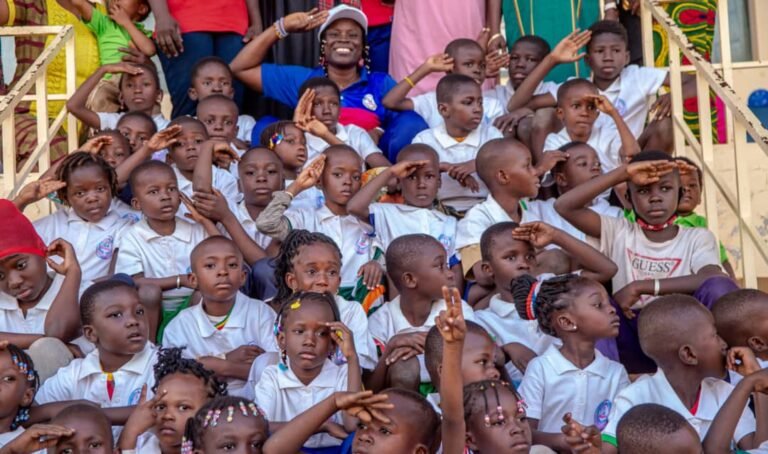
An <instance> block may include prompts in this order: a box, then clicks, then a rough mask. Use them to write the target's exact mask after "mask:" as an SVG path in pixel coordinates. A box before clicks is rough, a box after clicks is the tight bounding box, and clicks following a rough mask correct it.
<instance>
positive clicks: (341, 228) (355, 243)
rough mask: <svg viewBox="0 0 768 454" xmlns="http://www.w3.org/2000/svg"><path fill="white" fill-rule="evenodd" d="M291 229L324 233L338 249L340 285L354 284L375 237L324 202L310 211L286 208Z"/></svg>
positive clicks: (370, 256)
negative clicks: (333, 210) (339, 255)
mask: <svg viewBox="0 0 768 454" xmlns="http://www.w3.org/2000/svg"><path fill="white" fill-rule="evenodd" d="M284 215H285V217H286V218H288V221H289V222H290V223H291V229H306V230H309V231H310V232H320V233H324V234H326V235H328V236H329V237H331V239H332V240H333V241H334V242H336V244H337V245H338V246H339V249H341V254H342V264H341V286H342V287H353V286H355V284H356V283H357V279H358V275H357V272H358V270H360V267H361V266H363V265H365V264H366V263H368V262H369V261H371V260H372V259H373V257H374V253H375V250H376V248H379V249H380V248H381V246H380V245H379V242H378V240H376V239H375V238H373V237H371V236H370V234H369V233H370V231H371V227H370V226H368V224H365V223H363V222H362V221H360V220H359V219H357V218H356V217H355V216H352V215H346V216H337V215H335V214H333V213H332V212H331V210H330V209H328V207H327V206H326V205H323V206H321V207H320V208H318V209H316V210H314V209H311V208H302V209H298V210H293V211H286V212H285V214H284Z"/></svg>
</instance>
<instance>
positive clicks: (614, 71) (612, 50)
mask: <svg viewBox="0 0 768 454" xmlns="http://www.w3.org/2000/svg"><path fill="white" fill-rule="evenodd" d="M586 62H587V65H589V67H590V68H592V72H594V74H595V78H596V79H603V80H613V79H616V78H617V77H619V75H620V74H621V70H622V69H624V67H625V66H627V64H629V51H628V50H627V44H626V43H625V42H624V41H623V40H622V39H621V37H620V36H619V35H614V34H613V33H603V34H601V35H598V36H596V37H594V38H592V40H591V41H590V42H589V45H588V46H587V56H586Z"/></svg>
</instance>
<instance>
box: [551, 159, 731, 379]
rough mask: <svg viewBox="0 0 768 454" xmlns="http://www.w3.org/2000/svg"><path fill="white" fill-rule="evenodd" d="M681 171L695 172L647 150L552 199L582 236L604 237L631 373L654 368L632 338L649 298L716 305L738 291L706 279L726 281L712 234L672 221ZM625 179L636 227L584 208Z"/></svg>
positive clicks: (622, 344)
mask: <svg viewBox="0 0 768 454" xmlns="http://www.w3.org/2000/svg"><path fill="white" fill-rule="evenodd" d="M678 169H681V170H682V171H684V172H688V171H690V168H688V167H687V166H685V165H684V164H680V163H677V165H676V163H675V162H674V161H672V158H670V157H669V155H667V154H666V153H664V152H658V151H657V152H653V151H643V152H641V153H640V154H638V155H636V156H635V157H634V158H632V161H631V163H630V164H629V165H622V166H620V167H618V168H616V169H615V170H613V171H611V172H609V173H607V174H604V175H601V176H599V177H597V178H595V179H592V180H589V181H587V182H585V183H583V184H581V185H580V186H578V187H576V188H574V189H572V190H571V191H568V192H567V193H565V194H563V195H562V196H560V198H558V200H557V202H555V209H556V210H557V212H558V213H560V215H562V216H563V217H564V218H565V220H567V221H568V222H570V223H571V224H573V225H574V226H575V227H576V228H578V229H579V230H581V231H583V232H584V233H585V234H587V235H589V236H591V237H594V238H599V239H600V252H602V253H603V254H605V255H606V256H608V257H609V258H611V260H613V261H614V262H615V263H616V264H617V265H618V270H619V271H618V273H616V275H615V276H614V278H613V281H612V284H613V287H612V288H613V291H614V299H615V302H616V304H618V306H619V308H620V309H621V311H620V313H619V315H620V317H621V318H622V323H623V324H626V326H625V327H622V329H621V332H622V335H621V336H620V337H619V339H618V343H619V349H620V350H621V351H622V362H623V364H624V365H625V366H626V367H627V369H628V371H629V372H630V373H638V372H644V371H645V372H647V371H652V370H653V369H654V365H653V363H652V362H649V361H648V360H647V359H646V358H644V357H643V355H642V352H640V351H639V350H640V349H639V348H638V347H637V341H636V337H634V336H632V335H631V334H632V331H635V329H634V328H633V326H631V325H630V323H631V322H629V320H631V319H633V318H634V317H635V313H636V312H634V311H636V310H639V309H641V308H642V307H643V306H644V305H645V304H647V303H648V302H649V301H650V300H651V299H652V297H655V296H659V295H665V294H670V293H693V294H694V296H698V297H699V298H700V299H701V302H702V303H703V304H705V305H706V306H707V307H711V306H712V304H713V303H714V300H712V298H715V299H716V298H717V297H719V296H722V294H724V293H727V292H728V291H732V290H735V289H736V286H735V284H733V283H732V281H730V280H729V279H727V278H726V279H724V280H718V279H712V280H711V281H708V279H710V278H715V277H725V275H724V274H723V273H722V271H721V270H720V265H719V264H720V257H719V254H718V250H717V242H716V241H715V238H714V236H713V235H712V233H711V232H709V231H708V230H706V229H702V228H681V227H679V226H677V225H675V224H674V219H675V217H676V212H677V206H678V202H679V194H680V177H679V173H680V170H678ZM627 180H629V181H628V189H627V191H628V193H629V201H630V202H631V204H632V206H633V208H634V211H635V213H636V215H637V224H634V223H631V222H629V221H627V220H625V219H615V218H611V217H606V216H601V215H599V214H597V213H595V212H594V211H592V210H589V209H588V208H585V204H587V203H589V202H590V201H591V200H592V199H594V198H595V196H597V195H598V194H600V193H601V192H603V191H605V190H607V189H609V188H611V187H613V186H615V185H617V184H619V183H623V182H625V181H627ZM723 281H725V282H723ZM625 333H626V334H625Z"/></svg>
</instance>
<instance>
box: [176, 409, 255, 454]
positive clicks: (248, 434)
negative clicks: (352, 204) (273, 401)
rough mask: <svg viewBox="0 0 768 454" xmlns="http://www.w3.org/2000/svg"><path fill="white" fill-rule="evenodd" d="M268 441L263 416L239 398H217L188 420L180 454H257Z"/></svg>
mask: <svg viewBox="0 0 768 454" xmlns="http://www.w3.org/2000/svg"><path fill="white" fill-rule="evenodd" d="M267 437H269V422H268V421H267V419H266V418H265V417H264V414H263V412H262V411H261V409H260V408H259V407H257V406H256V404H255V403H253V402H252V401H250V400H247V399H243V398H242V397H234V396H219V397H216V398H214V399H213V400H211V401H210V402H208V403H207V404H206V405H205V406H203V407H202V408H201V409H200V410H198V411H197V413H196V414H195V416H194V417H192V418H189V419H188V420H187V425H186V428H185V430H184V438H183V439H182V440H183V441H182V443H181V454H192V453H215V452H228V451H234V452H240V453H242V452H244V453H248V454H260V453H262V452H265V451H263V449H262V448H263V446H264V442H265V441H267Z"/></svg>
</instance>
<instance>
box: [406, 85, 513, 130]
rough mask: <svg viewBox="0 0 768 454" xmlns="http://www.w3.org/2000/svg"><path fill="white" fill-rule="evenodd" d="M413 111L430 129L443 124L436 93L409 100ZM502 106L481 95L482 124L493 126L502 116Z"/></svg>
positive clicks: (496, 101)
mask: <svg viewBox="0 0 768 454" xmlns="http://www.w3.org/2000/svg"><path fill="white" fill-rule="evenodd" d="M411 102H412V103H413V110H414V112H416V113H417V114H419V115H421V117H422V118H424V121H426V122H427V125H429V127H430V128H436V127H437V126H440V125H441V124H442V123H443V121H444V120H443V116H442V115H440V111H439V110H438V107H437V92H434V91H430V92H427V93H424V94H421V95H417V96H414V97H413V98H411ZM504 111H505V109H504V106H503V105H502V104H501V102H499V100H498V99H496V98H495V97H491V96H486V94H485V93H483V124H485V125H487V126H493V121H494V120H495V119H497V118H499V117H500V116H502V115H504Z"/></svg>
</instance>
